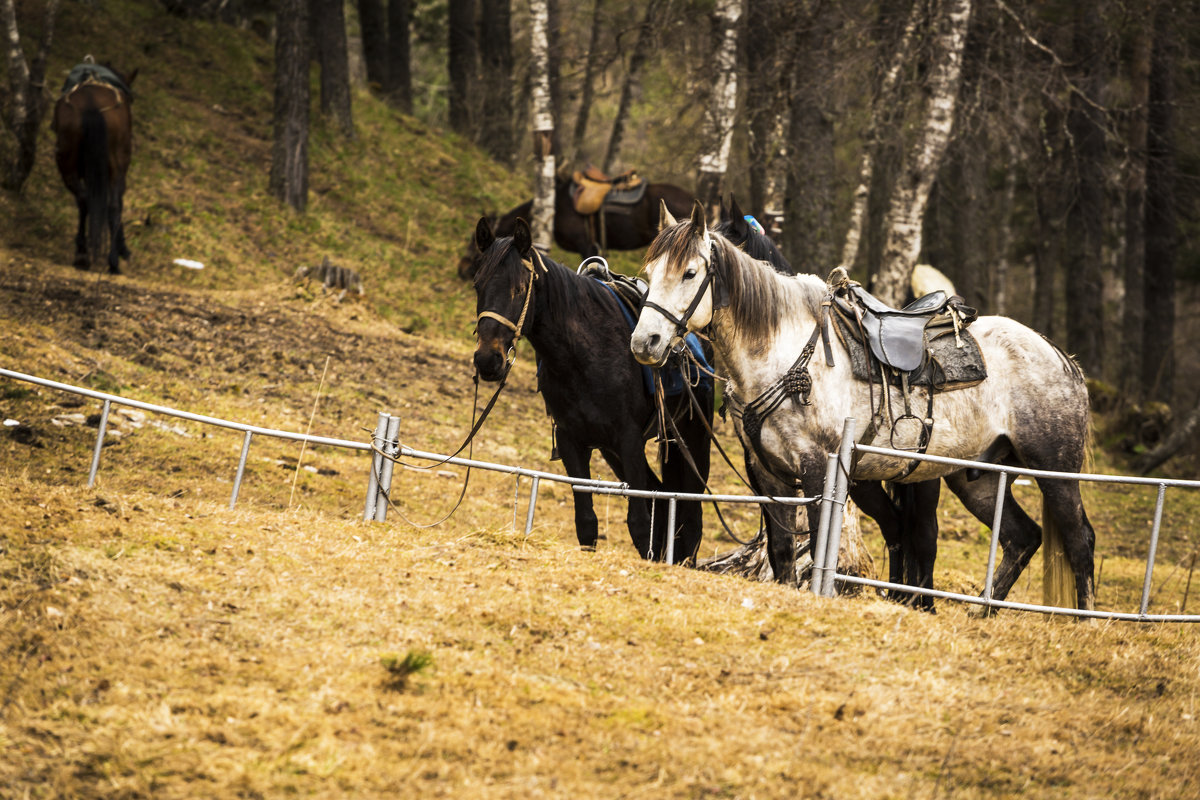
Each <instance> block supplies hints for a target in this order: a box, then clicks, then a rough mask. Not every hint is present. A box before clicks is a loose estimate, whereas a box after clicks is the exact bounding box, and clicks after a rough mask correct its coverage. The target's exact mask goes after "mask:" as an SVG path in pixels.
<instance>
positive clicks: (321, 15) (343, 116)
mask: <svg viewBox="0 0 1200 800" xmlns="http://www.w3.org/2000/svg"><path fill="white" fill-rule="evenodd" d="M310 8H311V10H312V14H313V25H312V30H313V31H314V34H315V36H314V39H313V42H314V46H315V48H316V51H317V53H316V55H317V61H318V63H320V65H321V114H322V115H323V116H326V117H333V119H334V122H335V123H336V124H337V128H338V130H339V131H340V132H341V134H342V135H343V136H346V137H348V138H353V137H354V118H353V116H352V115H351V112H350V57H349V54H348V53H347V48H346V14H345V6H344V4H343V3H342V2H341V0H310Z"/></svg>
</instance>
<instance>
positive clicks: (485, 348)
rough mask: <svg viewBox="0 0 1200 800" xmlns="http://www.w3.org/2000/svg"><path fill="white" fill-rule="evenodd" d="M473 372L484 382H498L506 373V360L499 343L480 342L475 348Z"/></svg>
mask: <svg viewBox="0 0 1200 800" xmlns="http://www.w3.org/2000/svg"><path fill="white" fill-rule="evenodd" d="M475 371H476V372H478V373H479V377H481V378H483V379H484V380H485V381H489V382H490V381H498V380H500V379H501V378H503V377H504V375H505V373H506V372H508V358H507V357H506V355H505V353H504V350H503V349H502V348H501V346H500V342H499V341H493V342H488V343H484V342H480V343H479V346H478V347H476V348H475Z"/></svg>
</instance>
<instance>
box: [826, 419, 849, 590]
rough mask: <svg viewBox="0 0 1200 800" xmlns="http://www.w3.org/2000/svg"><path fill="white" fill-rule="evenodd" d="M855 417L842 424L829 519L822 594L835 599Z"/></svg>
mask: <svg viewBox="0 0 1200 800" xmlns="http://www.w3.org/2000/svg"><path fill="white" fill-rule="evenodd" d="M854 424H855V419H854V417H846V421H845V422H844V423H843V424H842V444H841V447H839V448H838V465H837V474H836V476H835V478H834V483H833V486H834V491H833V511H832V513H831V515H830V519H829V543H828V544H827V545H826V550H825V575H824V582H825V584H824V587H823V589H822V592H821V593H822V594H823V595H825V596H826V597H834V596H835V594H836V591H835V590H834V586H833V577H834V575H836V574H837V562H838V550H839V548H840V547H841V544H842V516H843V514H844V513H845V510H846V495H847V494H848V493H849V491H850V459H851V456H852V455H853V452H854Z"/></svg>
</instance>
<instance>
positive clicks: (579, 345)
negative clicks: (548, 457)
mask: <svg viewBox="0 0 1200 800" xmlns="http://www.w3.org/2000/svg"><path fill="white" fill-rule="evenodd" d="M475 240H476V244H477V245H478V247H479V250H480V253H481V255H480V256H479V258H478V262H477V264H476V267H477V269H476V270H474V276H475V277H474V283H475V293H476V298H477V304H476V305H477V317H476V325H477V330H476V333H477V336H478V345H477V346H476V349H475V356H474V360H475V368H476V370H477V371H478V374H479V376H480V377H482V378H483V379H484V380H487V381H498V380H502V379H503V378H505V377H506V375H507V373H508V369H509V364H510V353H511V352H512V350H513V348H514V346H515V344H516V340H517V339H518V338H519V337H521V336H524V337H526V338H527V339H529V342H530V344H532V345H533V349H534V352H535V353H536V356H537V379H538V390H539V391H540V392H541V393H542V397H543V398H544V399H545V402H546V409H547V410H548V411H549V413H550V416H551V417H552V418H553V420H554V424H555V426H556V435H557V447H558V451H559V453H560V454H561V456H562V462H563V466H564V467H565V468H566V471H567V474H568V475H570V476H571V477H573V478H589V477H590V476H591V463H590V462H591V456H592V453H593V451H595V450H599V451H600V454H601V455H602V456H603V458H604V460H605V461H606V462H608V465H609V466H610V467H612V470H613V472H614V473H616V475H617V478H618V479H619V480H622V481H624V482H625V483H627V484H629V486H630V487H631V488H633V489H641V490H659V489H663V490H667V491H677V492H695V493H699V492H703V491H704V486H705V482H706V481H707V479H708V466H709V434H708V431H709V426H710V425H711V422H712V408H713V402H712V384H711V382H708V383H707V385H706V384H705V383H704V382H700V383H698V385H697V386H696V387H695V388H694V389H693V391H694V393H695V396H696V399H697V401H698V404H699V407H700V408H701V409H703V414H704V416H701V413H696V412H693V411H692V406H691V403H690V399H689V397H688V396H687V393H686V392H685V393H682V394H679V395H677V396H675V397H667V398H666V400H665V401H664V408H665V411H666V413H667V414H668V415H670V416H671V419H672V420H673V421H674V426H675V431H677V433H678V436H677V437H676V436H674V435H673V436H672V437H671V440H670V441H669V443H668V445H667V447H666V459H665V461H664V463H663V466H662V476H661V480H660V479H659V478H658V477H656V476H655V475H654V473H653V471H652V470H651V468H650V465H649V463H648V462H647V460H646V451H645V443H646V441H647V440H648V439H649V438H650V436H652V435H653V434H654V433H655V431H656V424H655V419H656V404H655V399H654V396H653V395H652V394H651V393H650V392H649V391H648V390H647V387H646V381H645V375H646V373H644V371H643V368H642V366H641V365H640V364H638V363H637V362H636V361H635V360H634V358H633V354H632V353H630V351H629V335H630V331H631V322H632V319H633V316H634V314H636V311H635V312H633V313H632V314H630V315H629V316H628V317H627V316H626V314H625V312H623V311H622V310H621V306H620V305H619V304H620V303H621V301H620V300H618V299H617V296H616V294H615V293H614V291H613V290H612V289H610V288H609V287H608V286H607V285H606V284H605V283H601V282H600V281H599V280H596V279H594V278H591V277H587V276H586V275H578V274H576V273H575V272H573V271H572V270H570V269H567V268H566V267H564V266H563V265H561V264H559V263H557V262H555V261H552V260H550V259H549V258H546V257H544V256H542V255H541V254H540V253H538V252H536V251H535V250H534V249H533V242H532V237H531V235H530V230H529V225H528V224H527V223H526V222H525V220H524V219H518V220H517V221H516V224H515V225H514V231H513V235H512V236H503V237H497V236H496V235H495V233H494V232H493V231H492V228H491V224H490V222H489V221H488V220H487V219H486V218H484V219H481V220H479V223H478V225H477V226H476V231H475ZM673 433H674V432H673ZM680 443H682V444H683V445H685V446H686V447H687V451H688V454H690V456H691V459H692V462H693V463H694V464H695V466H696V468H697V470H693V469H692V466H691V465H690V464H689V463H688V458H687V455H685V454H684V453H683V452H682V451H681V449H680ZM652 517H653V521H654V524H653V531H651V518H652ZM667 517H668V504H667V503H666V501H655V503H654V504H653V505H652V503H651V502H650V501H647V500H646V499H645V498H636V497H631V498H629V511H628V515H627V517H626V520H627V522H628V525H629V534H630V536H631V537H632V539H633V544H634V546H635V547H636V548H637V550H638V552H639V553H640V554H641V555H642V557H643V558H653V559H655V560H662V559H663V558H664V557H665V555H666V532H667ZM676 531H677V535H676V551H675V552H676V559H675V560H676V561H683V560H685V559H687V558H690V557H692V556H694V555H695V554H696V552H697V550H698V549H699V547H700V539H701V535H702V532H703V531H702V507H701V504H700V503H699V502H693V501H689V502H684V501H680V502H679V503H678V509H677V513H676ZM575 533H576V535H577V537H578V538H579V544H580V545H581V546H582V547H584V548H594V547H595V546H596V539H597V538H598V533H599V531H598V525H597V520H596V514H595V511H594V510H593V505H592V495H591V494H590V493H584V492H576V493H575Z"/></svg>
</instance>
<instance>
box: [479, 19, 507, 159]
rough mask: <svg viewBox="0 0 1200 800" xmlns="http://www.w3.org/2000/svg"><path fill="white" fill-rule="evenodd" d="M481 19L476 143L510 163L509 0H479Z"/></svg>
mask: <svg viewBox="0 0 1200 800" xmlns="http://www.w3.org/2000/svg"><path fill="white" fill-rule="evenodd" d="M481 8H482V15H481V22H482V26H483V30H484V31H485V32H486V35H484V37H483V40H482V41H481V42H480V45H479V57H480V60H481V63H482V65H483V75H482V79H481V81H480V82H481V83H482V84H483V86H482V88H483V97H482V114H481V119H480V120H479V125H478V129H479V138H478V142H479V145H480V146H481V147H483V149H484V150H486V151H487V152H488V154H490V155H491V156H492V158H494V159H496V160H497V161H499V162H500V163H501V164H505V165H506V166H511V165H512V162H513V158H514V156H515V153H514V144H515V143H514V141H513V138H514V137H513V98H512V80H513V78H512V74H513V52H512V32H511V18H512V4H511V0H482V5H481Z"/></svg>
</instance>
